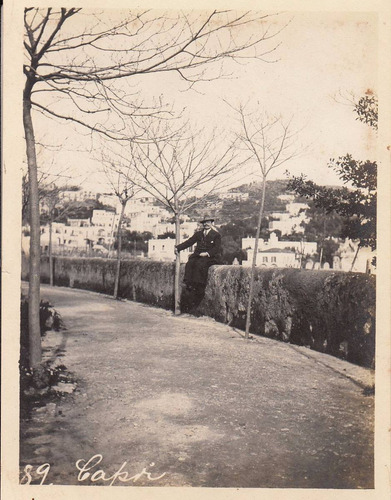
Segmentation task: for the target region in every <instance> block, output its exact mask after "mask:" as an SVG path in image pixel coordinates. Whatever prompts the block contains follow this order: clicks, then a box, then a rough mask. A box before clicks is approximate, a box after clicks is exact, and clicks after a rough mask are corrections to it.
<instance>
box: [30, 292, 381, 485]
mask: <svg viewBox="0 0 391 500" xmlns="http://www.w3.org/2000/svg"><path fill="white" fill-rule="evenodd" d="M41 295H42V298H43V299H48V300H50V302H51V303H52V304H53V305H54V307H55V308H56V309H57V310H58V311H59V312H60V314H61V315H62V317H63V320H64V322H65V325H66V328H67V329H66V330H65V331H62V332H59V333H55V332H49V334H48V339H47V341H46V344H51V346H52V347H53V346H54V345H55V346H57V348H59V354H60V355H61V356H62V360H63V362H64V364H65V365H66V367H67V369H68V370H70V371H71V372H72V373H73V374H74V376H75V377H76V381H77V387H76V390H75V391H74V392H73V393H72V394H65V395H64V396H63V397H61V398H58V399H56V400H53V401H52V402H50V403H49V404H47V405H46V406H44V407H42V408H36V409H34V411H33V413H32V416H31V419H30V420H29V421H28V422H24V423H23V425H22V429H21V477H23V478H24V480H25V481H26V480H27V479H26V473H25V472H24V471H25V466H26V465H31V466H32V467H31V468H29V469H28V471H29V474H28V475H30V476H31V477H32V478H33V482H35V483H37V482H40V481H41V480H42V478H43V479H44V484H49V483H53V484H63V485H65V484H73V485H75V484H78V485H92V484H95V485H109V484H113V485H122V486H123V485H136V486H197V487H201V486H205V487H206V486H208V487H241V488H246V487H259V488H260V487H264V488H269V487H279V488H285V487H290V488H306V487H311V488H371V487H373V446H372V441H373V434H372V432H373V397H372V396H366V395H364V393H363V389H362V387H360V386H359V385H357V384H355V383H354V382H352V380H350V379H349V378H347V377H345V376H343V375H341V374H340V373H338V372H336V371H335V370H334V369H332V368H330V367H329V366H328V362H327V360H328V359H329V357H328V356H326V355H321V354H319V353H317V354H316V356H315V357H313V356H312V354H311V355H310V356H307V355H303V352H304V351H299V350H298V349H297V348H296V349H295V348H294V347H292V346H290V345H287V344H283V343H280V342H276V341H272V340H269V339H266V338H257V339H256V340H252V341H246V340H244V339H243V338H242V337H241V336H240V334H239V333H238V332H236V331H235V330H233V329H231V328H229V327H228V326H225V325H222V324H219V323H216V322H214V321H213V320H211V319H208V318H193V317H190V316H180V317H174V316H173V315H172V313H170V312H168V311H164V310H160V309H155V308H151V307H148V306H144V305H142V304H137V303H132V302H118V301H114V300H112V299H110V298H108V297H104V296H101V295H98V294H94V293H91V292H85V291H77V290H71V289H64V288H49V287H47V286H43V287H42V293H41ZM47 354H48V353H47ZM322 360H323V361H325V362H324V363H323V362H322ZM319 361H320V362H319ZM339 363H343V362H340V361H339ZM344 365H346V373H347V374H348V373H349V370H350V369H352V370H355V371H356V373H357V370H362V371H363V375H365V373H364V369H361V368H357V367H352V366H351V365H349V364H348V363H344ZM343 370H345V368H343ZM93 457H94V458H93ZM90 459H91V460H90ZM44 463H48V464H49V465H50V467H49V466H47V467H44V468H43V469H41V470H40V471H41V474H40V475H38V474H37V470H36V468H37V467H38V466H39V465H42V464H44ZM45 473H47V474H46V475H45Z"/></svg>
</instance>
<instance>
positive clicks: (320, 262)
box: [319, 245, 323, 269]
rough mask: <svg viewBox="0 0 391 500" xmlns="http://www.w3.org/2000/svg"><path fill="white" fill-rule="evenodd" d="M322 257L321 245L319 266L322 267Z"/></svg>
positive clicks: (321, 248)
mask: <svg viewBox="0 0 391 500" xmlns="http://www.w3.org/2000/svg"><path fill="white" fill-rule="evenodd" d="M322 259H323V245H322V246H321V247H320V255H319V268H320V269H322Z"/></svg>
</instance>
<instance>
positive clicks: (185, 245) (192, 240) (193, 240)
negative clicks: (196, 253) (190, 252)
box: [175, 233, 198, 252]
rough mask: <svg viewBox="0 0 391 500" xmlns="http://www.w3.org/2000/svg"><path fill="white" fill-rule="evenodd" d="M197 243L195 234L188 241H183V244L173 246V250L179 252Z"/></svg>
mask: <svg viewBox="0 0 391 500" xmlns="http://www.w3.org/2000/svg"><path fill="white" fill-rule="evenodd" d="M197 241H198V234H197V233H195V234H193V236H191V237H190V238H189V239H188V240H186V241H184V242H183V243H179V245H175V248H176V250H178V252H180V251H181V250H184V249H185V248H189V247H191V246H192V245H194V243H197Z"/></svg>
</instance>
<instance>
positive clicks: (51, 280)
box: [49, 214, 54, 286]
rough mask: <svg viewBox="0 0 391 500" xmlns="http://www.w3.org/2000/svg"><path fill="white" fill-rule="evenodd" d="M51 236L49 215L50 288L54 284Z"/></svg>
mask: <svg viewBox="0 0 391 500" xmlns="http://www.w3.org/2000/svg"><path fill="white" fill-rule="evenodd" d="M52 235H53V221H52V214H50V220H49V283H50V286H53V284H54V279H53V245H52Z"/></svg>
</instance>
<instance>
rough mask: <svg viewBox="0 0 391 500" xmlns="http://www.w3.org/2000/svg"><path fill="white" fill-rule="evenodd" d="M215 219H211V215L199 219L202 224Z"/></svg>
mask: <svg viewBox="0 0 391 500" xmlns="http://www.w3.org/2000/svg"><path fill="white" fill-rule="evenodd" d="M214 221H215V220H214V219H212V218H211V217H206V218H205V219H202V220H200V222H201V224H203V223H204V222H214Z"/></svg>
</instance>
